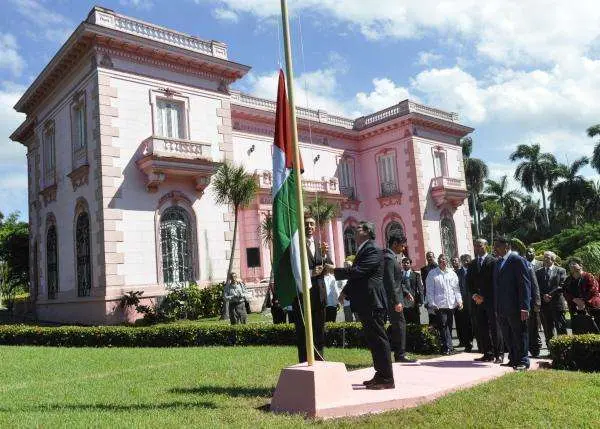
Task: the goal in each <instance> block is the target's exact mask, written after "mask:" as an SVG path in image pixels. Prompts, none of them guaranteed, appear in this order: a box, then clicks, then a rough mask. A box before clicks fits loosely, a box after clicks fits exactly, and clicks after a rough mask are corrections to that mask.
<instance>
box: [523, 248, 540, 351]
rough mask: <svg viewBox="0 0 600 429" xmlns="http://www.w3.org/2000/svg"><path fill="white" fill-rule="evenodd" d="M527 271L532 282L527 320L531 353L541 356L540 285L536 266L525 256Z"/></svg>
mask: <svg viewBox="0 0 600 429" xmlns="http://www.w3.org/2000/svg"><path fill="white" fill-rule="evenodd" d="M525 264H526V265H527V271H528V273H529V282H530V283H531V305H530V307H531V311H530V312H529V319H528V320H527V328H528V332H529V334H528V335H529V353H531V357H535V358H536V357H539V356H540V350H541V349H542V339H541V338H540V308H541V306H542V301H541V299H540V287H539V286H538V281H537V276H536V275H535V268H534V265H533V263H532V262H531V261H530V260H529V258H525Z"/></svg>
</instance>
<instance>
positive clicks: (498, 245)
mask: <svg viewBox="0 0 600 429" xmlns="http://www.w3.org/2000/svg"><path fill="white" fill-rule="evenodd" d="M494 252H495V253H496V255H497V257H498V259H497V261H496V264H495V266H494V276H493V278H494V296H495V298H496V302H495V304H496V312H497V313H498V321H499V322H500V327H501V328H502V337H503V338H504V341H505V343H506V346H507V347H508V350H509V352H508V363H507V364H504V365H506V366H512V367H513V368H514V369H515V370H517V371H524V370H526V369H528V368H529V357H528V356H527V350H528V349H529V344H528V343H529V333H528V327H527V320H528V319H529V312H530V310H531V281H530V273H529V270H528V268H527V261H526V260H525V259H524V258H522V257H520V256H519V255H518V254H517V253H513V252H511V251H510V240H509V239H507V238H506V237H498V238H496V240H495V241H494Z"/></svg>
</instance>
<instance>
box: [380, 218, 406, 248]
mask: <svg viewBox="0 0 600 429" xmlns="http://www.w3.org/2000/svg"><path fill="white" fill-rule="evenodd" d="M395 231H398V232H400V233H401V234H402V235H404V236H406V235H405V234H404V228H403V227H402V224H401V223H400V222H396V221H392V222H390V223H388V224H387V226H386V227H385V244H386V246H387V243H388V240H389V239H390V235H391V234H392V232H395Z"/></svg>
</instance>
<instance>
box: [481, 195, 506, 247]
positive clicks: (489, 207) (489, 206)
mask: <svg viewBox="0 0 600 429" xmlns="http://www.w3.org/2000/svg"><path fill="white" fill-rule="evenodd" d="M483 210H485V213H486V214H487V216H488V218H489V220H490V245H491V246H493V245H494V225H496V224H497V223H498V221H499V220H500V217H501V216H502V211H503V208H502V204H500V203H499V202H498V201H494V200H487V201H484V202H483Z"/></svg>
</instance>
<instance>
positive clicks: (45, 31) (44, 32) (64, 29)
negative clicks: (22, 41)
mask: <svg viewBox="0 0 600 429" xmlns="http://www.w3.org/2000/svg"><path fill="white" fill-rule="evenodd" d="M11 1H12V3H13V4H14V5H15V6H16V8H15V9H16V11H17V12H19V14H20V15H21V16H22V17H23V18H24V19H25V20H26V21H29V23H30V24H33V25H34V26H35V28H31V29H26V30H25V32H26V33H27V34H28V35H30V36H31V37H32V38H39V36H40V35H41V36H42V37H43V38H45V39H47V40H50V41H53V42H63V41H65V40H66V39H67V37H68V36H69V34H70V33H71V32H72V31H73V30H74V28H75V26H74V24H73V23H72V22H71V21H70V20H69V19H68V18H66V17H65V16H63V15H61V14H59V13H56V12H54V11H52V10H50V9H48V8H46V6H44V5H43V4H42V3H41V2H39V1H36V0H11Z"/></svg>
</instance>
